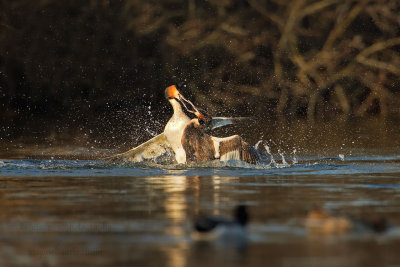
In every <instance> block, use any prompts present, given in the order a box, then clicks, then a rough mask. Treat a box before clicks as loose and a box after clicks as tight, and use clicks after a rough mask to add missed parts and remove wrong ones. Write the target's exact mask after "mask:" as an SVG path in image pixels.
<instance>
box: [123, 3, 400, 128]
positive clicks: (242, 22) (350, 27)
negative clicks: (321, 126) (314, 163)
mask: <svg viewBox="0 0 400 267" xmlns="http://www.w3.org/2000/svg"><path fill="white" fill-rule="evenodd" d="M144 2H146V3H147V4H144ZM174 4H175V6H174ZM399 11H400V3H399V2H398V1H396V0H385V1H382V0H360V1H358V0H357V1H355V0H320V1H313V0H294V1H289V0H287V1H274V0H271V1H261V0H248V1H231V0H224V1H209V2H208V3H204V2H201V3H200V2H199V1H194V0H188V1H184V2H183V1H164V2H161V3H160V2H159V1H153V3H149V2H148V1H141V0H132V1H126V6H125V13H124V14H125V18H126V19H127V21H129V22H130V23H129V24H128V25H129V27H130V28H131V29H132V30H134V31H135V32H138V33H140V34H143V35H149V34H152V33H156V32H157V33H162V34H163V36H164V39H163V42H164V43H163V47H164V49H165V51H166V53H165V55H164V56H165V62H169V64H170V65H168V66H167V67H166V69H165V72H166V73H168V75H170V76H173V77H174V76H175V77H184V78H185V77H188V80H190V83H192V87H194V88H206V87H207V86H212V88H213V91H214V92H217V93H215V94H213V98H212V101H209V102H208V103H209V108H213V107H214V108H215V109H216V107H217V106H218V105H220V104H221V103H223V104H225V105H226V106H228V107H229V108H240V107H242V106H243V98H242V97H238V96H243V95H245V96H246V98H247V99H248V103H246V104H247V105H248V104H254V105H251V106H255V107H256V108H255V109H256V110H258V111H262V112H265V108H266V107H267V108H269V110H268V111H269V112H270V113H271V109H272V110H273V111H275V113H276V114H278V115H281V116H285V117H287V116H294V117H298V116H303V117H307V118H308V119H309V120H311V121H313V120H314V119H316V118H322V119H323V118H327V117H332V116H336V115H342V116H361V117H364V116H368V115H380V116H383V117H386V116H388V115H393V113H396V112H397V113H398V110H397V111H396V108H395V107H396V106H398V105H399V104H400V101H399V93H400V90H399V86H400V82H399V75H400V67H399V66H400V56H399V52H400V37H398V36H399V32H400V18H399V17H398V15H397V14H398V13H399ZM170 66H179V68H176V69H174V68H172V69H171V68H170ZM209 93H210V92H209V91H207V90H204V89H203V90H199V91H198V92H197V97H198V98H200V99H202V98H204V99H206V97H207V95H208V94H209ZM260 100H262V101H263V103H266V104H267V105H262V103H260Z"/></svg>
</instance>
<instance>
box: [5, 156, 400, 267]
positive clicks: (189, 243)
mask: <svg viewBox="0 0 400 267" xmlns="http://www.w3.org/2000/svg"><path fill="white" fill-rule="evenodd" d="M353 155H356V153H353ZM277 162H278V165H272V166H271V165H269V164H266V165H263V166H250V165H241V164H236V163H230V164H227V165H224V166H221V165H219V164H218V165H216V164H209V165H201V166H161V165H135V164H129V163H119V164H110V163H105V162H102V161H95V160H54V159H20V160H5V159H4V160H0V181H1V188H0V198H1V202H0V205H1V206H0V214H1V215H0V216H1V222H0V240H1V242H0V265H1V266H13V265H14V266H60V265H62V266H76V265H87V266H94V265H108V266H111V265H112V266H124V265H129V266H174V267H175V266H176V267H179V266H221V265H224V266H265V265H270V266H396V264H397V265H399V264H400V256H399V253H398V250H399V247H400V228H399V226H400V216H399V211H400V154H397V153H395V152H394V153H389V154H388V153H385V155H380V154H379V153H373V152H372V153H365V152H363V153H360V155H358V156H346V155H344V156H343V155H338V156H335V157H330V158H320V157H317V156H315V157H312V156H307V157H304V156H303V157H297V163H295V164H293V163H292V160H291V159H290V158H288V159H287V163H288V164H287V165H284V164H282V163H281V161H278V160H277ZM239 203H244V204H247V205H248V207H249V212H250V216H251V220H250V224H249V226H248V229H247V234H248V236H247V245H246V247H244V248H241V249H238V248H236V247H233V246H231V244H229V243H228V244H224V243H223V242H222V243H221V242H216V241H213V242H198V241H194V240H192V238H191V229H192V223H193V221H194V219H195V218H196V217H197V216H199V215H200V214H219V215H226V216H230V214H231V213H232V209H233V208H234V206H235V205H237V204H239ZM314 208H320V209H324V210H327V211H331V212H336V213H340V214H347V215H349V216H351V217H354V218H359V217H360V218H361V217H365V216H367V217H368V216H376V215H379V216H383V217H385V218H386V219H387V221H388V222H389V225H390V227H389V229H388V231H387V232H385V233H382V234H377V233H372V232H368V231H361V232H354V231H353V232H352V231H350V232H348V233H344V234H329V235H328V234H320V233H312V232H310V231H308V230H307V229H306V227H305V224H304V222H305V218H306V214H307V212H308V211H310V210H312V209H314Z"/></svg>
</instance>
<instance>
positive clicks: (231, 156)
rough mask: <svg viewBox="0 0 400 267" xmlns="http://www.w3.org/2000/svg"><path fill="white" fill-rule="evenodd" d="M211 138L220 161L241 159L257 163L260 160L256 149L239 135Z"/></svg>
mask: <svg viewBox="0 0 400 267" xmlns="http://www.w3.org/2000/svg"><path fill="white" fill-rule="evenodd" d="M212 139H213V141H214V144H215V147H216V152H217V154H218V155H219V158H220V160H221V161H227V160H242V161H245V162H247V163H251V164H257V162H259V161H260V155H259V154H258V151H257V150H256V149H255V148H254V147H253V146H251V145H249V144H248V143H247V142H245V141H244V140H243V139H242V138H241V137H240V136H239V135H233V136H229V137H224V138H219V137H214V136H213V137H212Z"/></svg>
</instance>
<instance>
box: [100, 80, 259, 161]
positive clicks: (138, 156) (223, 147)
mask: <svg viewBox="0 0 400 267" xmlns="http://www.w3.org/2000/svg"><path fill="white" fill-rule="evenodd" d="M165 97H166V99H167V100H168V101H169V103H170V104H171V106H172V108H173V112H174V113H173V115H172V117H171V118H170V119H169V121H168V122H167V124H166V125H165V128H164V132H163V133H161V134H159V135H157V136H155V137H153V138H152V139H150V140H148V141H147V142H144V143H143V144H141V145H139V146H137V147H135V148H132V149H131V150H129V151H127V152H124V153H121V154H117V155H114V156H111V157H109V158H108V159H123V160H125V161H132V162H141V161H143V160H155V159H157V158H159V157H160V158H162V157H163V155H170V154H174V161H175V162H176V163H178V164H184V163H191V162H205V161H212V160H220V161H228V160H241V161H244V162H247V163H251V164H256V163H257V162H259V161H260V155H261V152H259V151H257V150H256V149H255V148H254V147H253V146H251V145H249V144H248V143H247V142H245V141H244V140H243V139H242V138H241V137H240V136H239V135H233V136H229V137H223V138H220V137H215V136H211V135H209V134H207V133H206V132H205V131H204V128H205V127H207V126H210V125H214V126H213V127H211V128H215V125H216V124H219V125H220V126H221V125H222V126H223V125H227V124H231V123H232V121H233V120H235V119H236V118H229V117H228V118H227V117H217V118H211V117H209V116H208V115H207V114H206V113H205V112H204V111H202V110H200V109H198V108H197V107H196V106H195V105H194V104H193V103H192V102H191V101H189V100H187V99H186V98H185V97H184V96H183V95H182V94H181V93H180V92H179V90H178V89H177V88H176V86H175V85H171V86H169V87H167V88H166V89H165ZM185 111H186V112H187V113H189V114H192V115H193V116H194V117H195V118H194V119H191V118H189V116H188V115H187V114H186V113H185ZM214 119H215V120H214ZM238 119H239V120H241V119H243V118H238ZM213 123H214V124H213ZM217 127H219V126H217Z"/></svg>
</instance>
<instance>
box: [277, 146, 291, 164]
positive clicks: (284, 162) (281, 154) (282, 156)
mask: <svg viewBox="0 0 400 267" xmlns="http://www.w3.org/2000/svg"><path fill="white" fill-rule="evenodd" d="M278 154H279V155H280V156H281V158H282V163H281V164H282V166H283V167H287V166H289V164H288V163H287V162H286V160H285V156H284V155H283V153H282V152H281V150H280V149H278Z"/></svg>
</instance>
